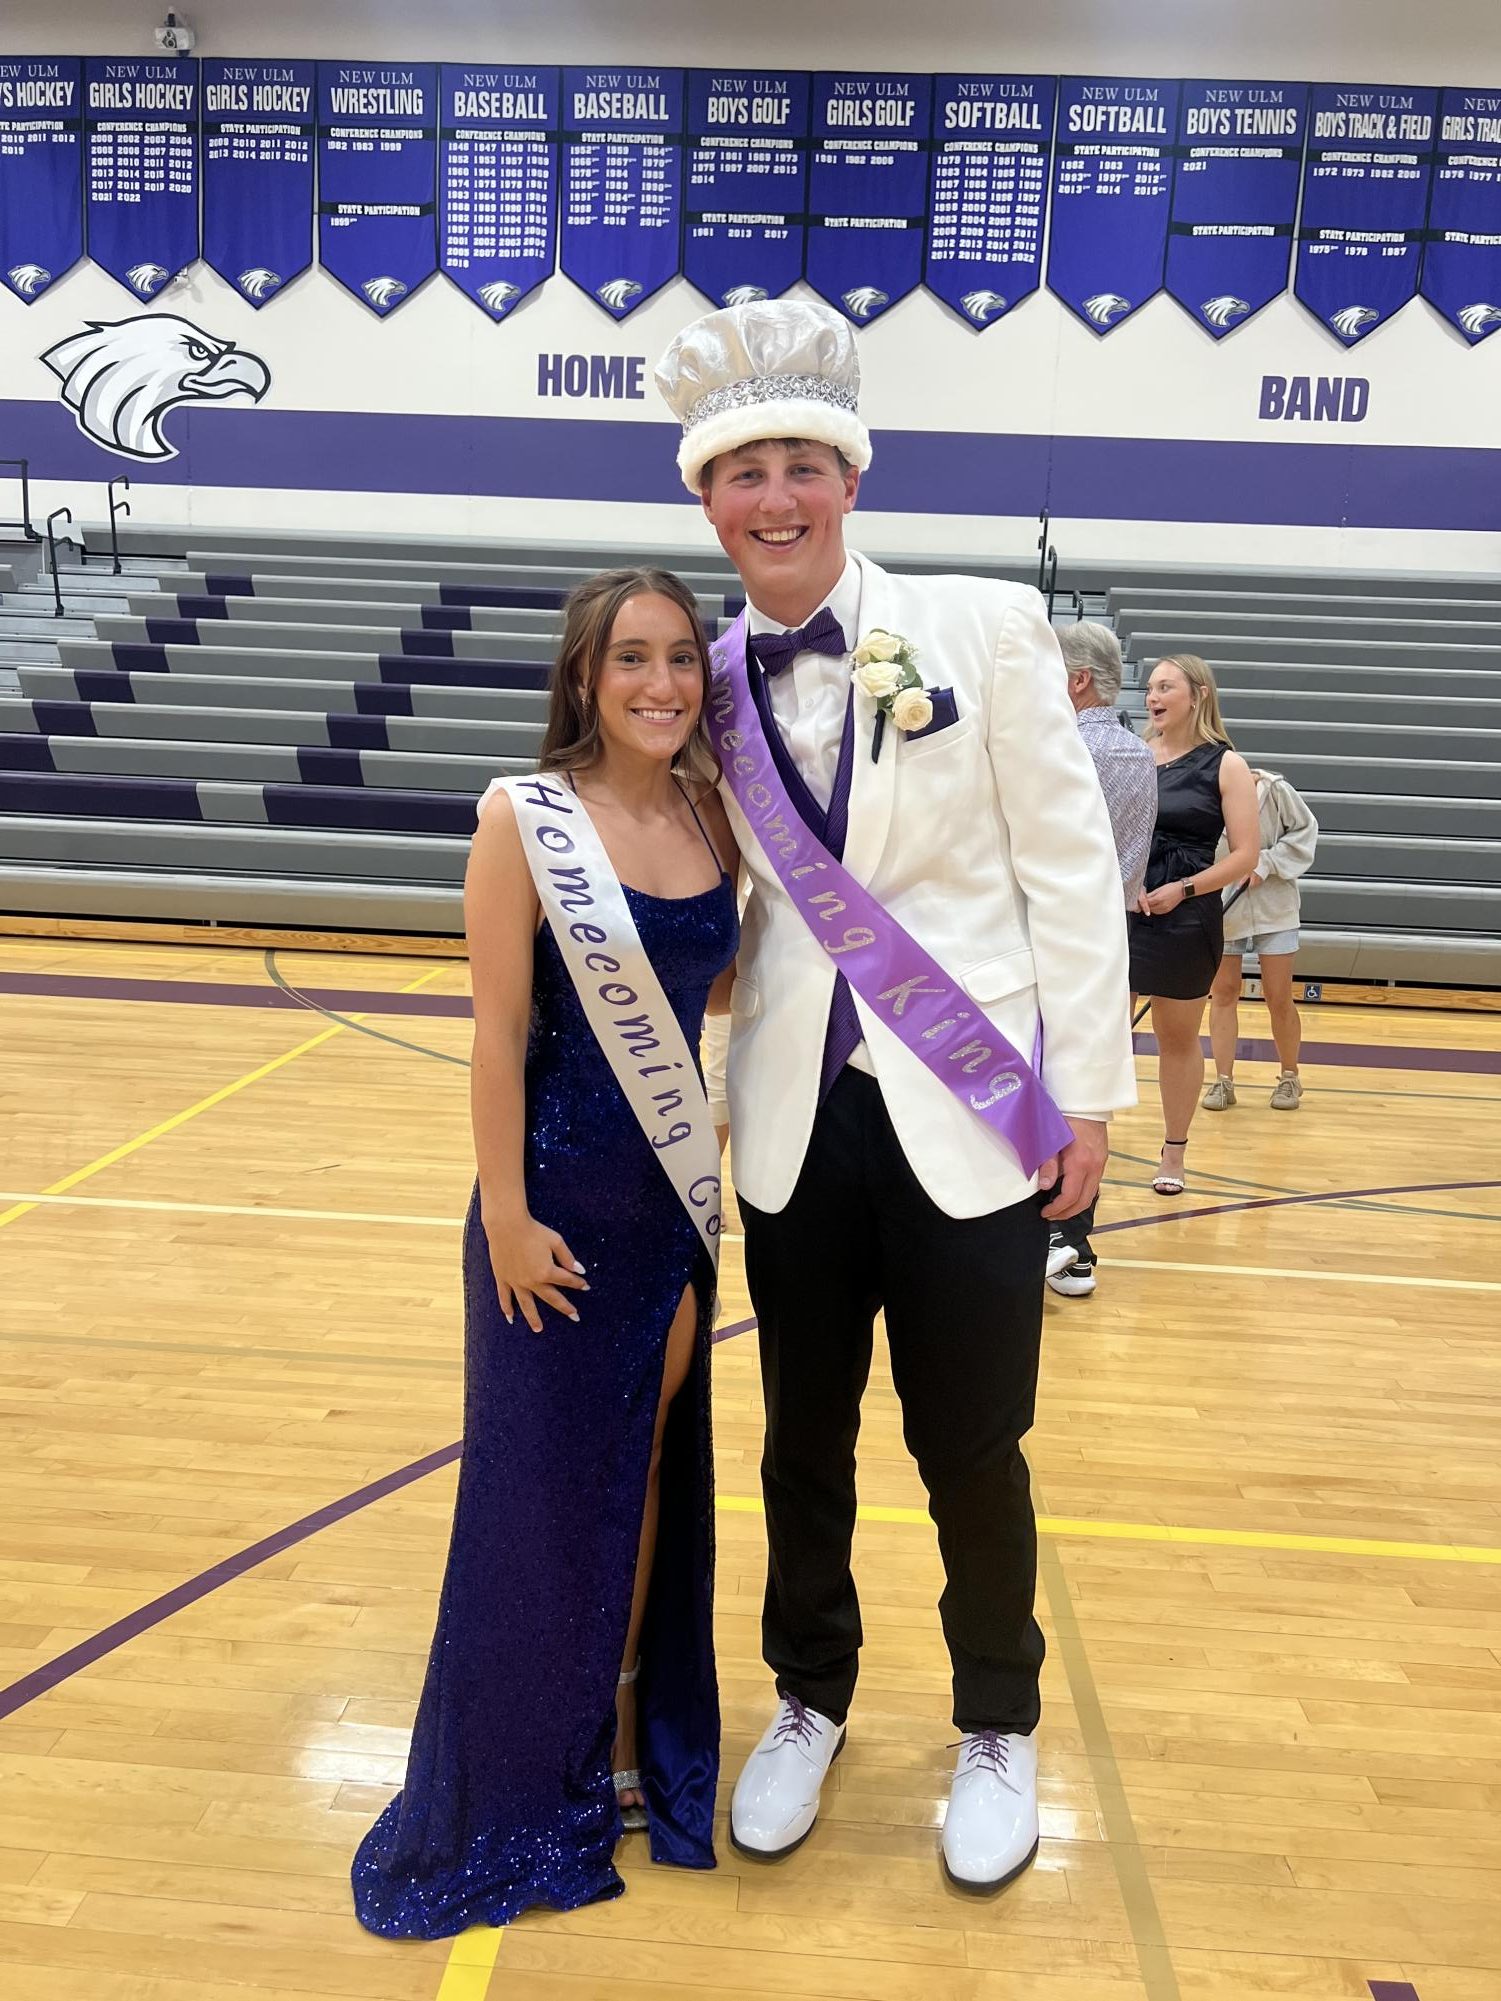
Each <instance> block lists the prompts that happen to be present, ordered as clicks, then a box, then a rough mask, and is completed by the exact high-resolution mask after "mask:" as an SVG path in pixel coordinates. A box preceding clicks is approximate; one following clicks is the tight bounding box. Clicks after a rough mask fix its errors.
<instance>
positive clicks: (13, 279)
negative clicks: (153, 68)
mask: <svg viewBox="0 0 1501 2001" xmlns="http://www.w3.org/2000/svg"><path fill="white" fill-rule="evenodd" d="M5 277H6V282H7V283H8V284H9V285H10V287H11V289H12V291H14V292H17V293H19V294H20V296H21V297H22V298H23V299H34V298H35V297H36V296H37V294H38V293H39V292H42V291H45V290H46V288H47V287H48V286H49V285H50V284H51V283H52V273H51V272H50V271H49V270H48V269H47V268H46V266H45V265H43V264H12V265H11V267H10V269H9V270H8V271H7V272H6V274H5ZM1469 310H1470V311H1471V312H1474V310H1475V308H1474V307H1473V306H1471V307H1470V308H1469Z"/></svg>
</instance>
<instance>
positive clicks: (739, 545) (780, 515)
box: [701, 438, 860, 625]
mask: <svg viewBox="0 0 1501 2001" xmlns="http://www.w3.org/2000/svg"><path fill="white" fill-rule="evenodd" d="M859 486H860V475H859V473H858V472H857V471H856V470H855V468H854V467H853V466H845V465H843V464H842V462H841V460H840V457H839V454H838V453H837V452H836V451H835V450H834V449H833V447H832V446H831V445H819V444H810V443H808V442H806V441H805V440H802V439H798V438H768V439H761V440H758V441H757V442H756V443H755V444H750V445H742V446H740V448H739V449H738V450H737V451H733V452H723V453H721V454H720V456H719V457H718V458H716V459H715V460H714V462H713V464H712V465H710V466H709V468H708V469H707V472H706V474H705V478H704V485H703V488H702V493H701V498H702V500H703V508H704V513H705V514H706V515H707V516H708V517H709V520H710V521H711V522H712V524H713V527H714V532H715V534H716V535H718V537H719V541H720V546H721V547H722V548H723V550H724V552H725V554H726V555H727V556H728V557H729V559H730V561H731V562H732V563H733V564H734V565H735V568H736V569H737V570H738V571H739V572H740V577H741V581H742V582H743V583H744V585H745V588H746V593H747V595H748V596H749V597H750V599H751V601H752V603H753V604H754V605H755V606H756V608H757V609H758V610H759V611H763V612H765V613H766V614H767V616H768V617H771V618H775V619H778V620H780V621H781V622H782V623H783V624H784V625H800V624H801V623H802V622H803V620H804V619H806V618H807V617H808V616H809V614H810V613H812V612H814V611H816V610H817V608H818V606H819V605H820V604H822V602H823V600H824V599H825V598H826V597H827V596H828V594H829V592H830V591H831V590H832V589H833V588H834V586H835V584H837V583H838V581H839V578H840V575H841V574H842V572H843V570H844V563H845V553H844V517H845V515H846V514H848V513H849V511H850V509H851V508H852V507H853V506H854V504H855V495H856V493H857V491H858V490H859Z"/></svg>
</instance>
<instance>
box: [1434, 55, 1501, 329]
mask: <svg viewBox="0 0 1501 2001" xmlns="http://www.w3.org/2000/svg"><path fill="white" fill-rule="evenodd" d="M1423 297H1424V298H1425V299H1427V301H1428V302H1429V304H1430V305H1433V306H1436V307H1437V308H1438V310H1439V311H1440V312H1441V313H1442V314H1443V316H1444V318H1445V319H1446V320H1448V322H1449V323H1450V325H1451V326H1455V327H1458V329H1459V331H1460V332H1461V333H1462V334H1463V335H1464V337H1465V339H1466V340H1467V341H1469V343H1470V345H1471V346H1472V347H1473V346H1474V345H1475V344H1476V342H1477V341H1482V340H1485V339H1486V338H1487V337H1488V336H1489V335H1490V334H1493V333H1494V332H1495V331H1496V329H1497V327H1501V90H1466V89H1461V90H1446V91H1445V92H1444V94H1443V96H1442V98H1441V99H1440V100H1439V129H1438V160H1437V163H1436V165H1435V166H1434V170H1433V199H1432V201H1431V202H1430V204H1429V208H1428V244H1427V247H1426V249H1425V250H1424V252H1423Z"/></svg>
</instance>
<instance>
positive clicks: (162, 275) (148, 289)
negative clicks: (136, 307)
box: [125, 264, 171, 299]
mask: <svg viewBox="0 0 1501 2001" xmlns="http://www.w3.org/2000/svg"><path fill="white" fill-rule="evenodd" d="M170 276H171V273H170V272H169V271H168V270H167V268H166V266H165V265H164V264H132V265H131V267H130V269H129V270H128V271H127V272H126V273H125V277H126V282H127V283H128V284H129V286H130V289H131V290H132V291H133V292H139V293H140V295H141V297H142V298H143V299H149V298H152V297H153V296H154V295H155V294H156V293H157V292H159V291H160V290H161V289H162V287H163V285H165V284H166V282H167V280H168V278H169V277H170Z"/></svg>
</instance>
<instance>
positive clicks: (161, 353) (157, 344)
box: [40, 313, 271, 459]
mask: <svg viewBox="0 0 1501 2001" xmlns="http://www.w3.org/2000/svg"><path fill="white" fill-rule="evenodd" d="M40 359H41V360H42V361H44V362H45V363H46V364H47V366H48V367H49V368H50V369H51V370H52V373H53V374H54V375H55V376H57V378H58V380H59V381H60V382H61V383H62V400H63V401H64V403H66V404H67V406H68V408H69V409H70V410H71V411H72V412H73V415H74V417H75V418H76V420H77V423H78V428H79V430H80V431H82V432H83V434H84V436H85V437H86V438H92V439H93V441H94V443H95V444H96V445H102V446H103V447H104V449H105V451H107V452H119V453H121V454H122V455H123V456H124V457H126V458H132V459H170V458H175V457H176V456H177V447H176V445H174V444H171V443H170V442H169V441H168V440H167V438H166V437H164V436H163V434H162V421H163V419H164V418H165V417H167V416H168V415H169V414H170V413H171V412H172V411H173V410H176V409H179V408H180V407H181V406H182V405H183V404H186V403H223V402H226V401H228V399H229V398H230V397H234V396H240V397H247V398H248V399H249V400H250V401H251V402H252V403H259V402H260V400H261V398H262V397H263V396H264V395H265V393H266V391H267V390H268V389H269V388H270V387H271V371H270V370H269V369H268V368H267V366H266V364H265V362H264V361H262V360H261V358H260V356H259V355H256V354H251V353H249V352H248V350H246V349H245V348H242V347H237V346H236V345H235V343H234V342H233V341H232V340H218V339H216V338H215V336H214V335H213V334H210V333H205V332H204V331H203V328H202V327H196V326H194V325H193V323H192V321H191V320H184V319H180V318H179V317H178V316H177V314H175V313H148V314H145V315H144V316H142V317H141V318H139V319H134V320H90V321H89V322H88V323H87V325H86V326H85V327H84V329H83V331H82V332H81V333H75V334H69V335H68V337H67V339H66V340H60V341H58V342H57V344H56V346H55V347H49V348H48V349H47V351H46V353H45V354H43V355H42V356H41V357H40Z"/></svg>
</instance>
